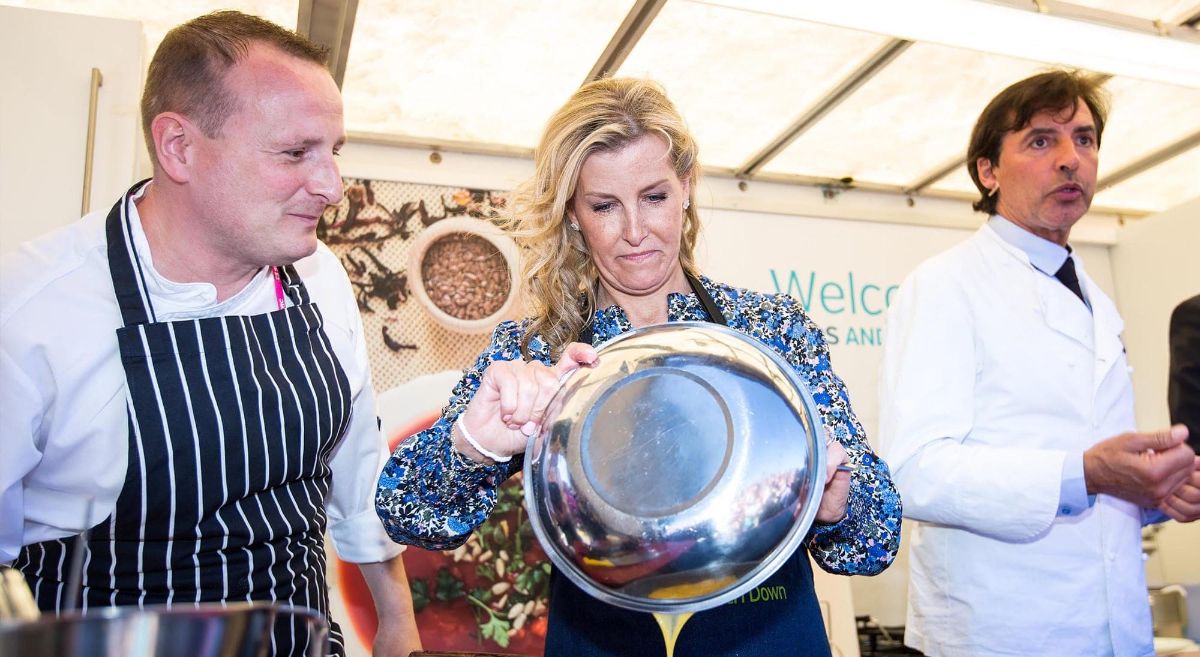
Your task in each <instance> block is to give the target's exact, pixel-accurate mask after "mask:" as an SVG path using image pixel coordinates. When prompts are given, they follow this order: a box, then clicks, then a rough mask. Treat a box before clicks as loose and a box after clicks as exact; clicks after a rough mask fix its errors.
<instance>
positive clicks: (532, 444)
mask: <svg viewBox="0 0 1200 657" xmlns="http://www.w3.org/2000/svg"><path fill="white" fill-rule="evenodd" d="M664 330H672V331H673V330H706V331H712V332H715V333H718V334H723V335H725V336H727V337H733V338H735V339H737V340H739V341H741V342H744V343H746V344H748V345H751V346H753V347H755V348H757V350H758V351H760V352H762V353H763V354H764V355H766V356H767V359H768V361H769V362H771V363H772V364H774V365H775V366H776V367H778V368H779V369H780V370H782V372H783V373H784V378H785V379H786V380H787V381H789V382H790V383H791V384H792V385H793V387H794V388H795V389H796V391H797V392H798V393H799V397H800V402H801V404H802V406H803V407H804V415H805V418H804V424H805V425H806V426H805V429H806V430H807V433H808V434H809V435H808V436H805V439H806V440H809V441H810V443H811V447H812V448H811V449H810V452H811V453H812V456H813V463H812V467H811V468H810V469H809V471H808V472H807V473H806V479H808V480H809V484H810V486H809V494H808V499H807V500H806V501H805V502H804V503H803V505H802V507H801V513H800V514H799V515H798V516H796V517H795V518H794V519H793V521H792V526H791V528H790V529H789V531H788V534H787V537H786V538H785V539H784V540H783V541H782V542H780V543H779V544H777V545H776V546H775V548H774V549H773V550H772V551H771V553H770V554H769V555H768V556H767V557H766V558H765V559H763V560H762V561H760V562H759V563H758V564H756V565H755V566H754V567H753V568H751V569H750V571H749V574H748V575H745V576H743V577H742V578H740V581H737V582H735V583H734V584H733V585H731V586H729V587H728V588H724V589H718V590H717V591H713V592H709V593H706V594H703V595H700V596H695V597H692V598H673V599H672V598H663V599H654V598H643V597H637V596H632V595H629V594H626V593H620V592H617V591H614V590H613V589H610V588H607V587H605V586H603V585H600V584H597V583H596V582H595V581H593V580H592V579H591V578H589V577H588V576H587V575H585V574H584V573H583V572H582V570H581V569H580V568H579V567H578V566H577V565H576V564H575V563H574V562H572V561H571V560H569V559H568V558H566V557H565V556H563V555H562V554H561V553H560V551H559V546H558V545H557V544H556V543H555V542H553V541H551V540H550V539H549V533H548V531H547V528H546V526H545V525H544V524H543V518H542V510H541V507H540V506H539V504H538V500H539V498H540V496H539V492H538V490H537V486H535V483H534V482H536V481H537V478H536V474H535V473H534V471H533V470H534V468H535V467H536V464H537V462H539V461H540V460H541V459H540V458H538V457H540V456H541V455H540V454H538V453H536V452H537V451H538V449H539V448H538V446H539V445H541V446H542V448H541V449H542V450H544V446H545V445H546V444H547V442H548V441H547V440H545V438H546V435H547V433H548V431H549V428H550V425H552V424H553V423H549V422H548V423H546V424H545V425H544V426H543V429H542V432H541V434H540V435H539V434H535V435H534V436H531V437H530V439H529V442H528V443H527V444H526V447H525V459H524V464H523V465H522V472H523V482H522V483H523V485H524V489H525V491H524V492H525V506H526V510H527V512H528V517H529V524H530V526H531V527H532V528H533V533H534V536H536V537H537V539H538V542H539V543H541V544H542V549H543V551H544V552H545V553H546V556H547V557H549V559H550V561H551V562H552V563H553V564H554V566H555V567H556V568H558V569H559V570H560V571H562V572H563V574H565V575H566V576H567V578H568V579H570V580H571V582H572V583H574V584H575V585H576V586H578V587H579V588H580V589H582V590H583V591H585V592H586V593H588V594H589V595H591V596H592V597H594V598H596V599H598V600H600V601H602V602H606V603H608V604H611V605H614V606H617V607H621V608H623V609H629V610H632V611H640V612H648V613H670V614H680V613H694V612H698V611H704V610H706V609H711V608H713V607H718V606H720V605H723V604H725V603H727V602H731V601H733V600H735V599H737V598H739V597H741V596H743V595H745V594H747V593H748V592H749V591H751V590H753V589H754V588H755V587H757V586H758V585H759V584H761V583H762V582H763V581H765V580H766V579H767V578H768V577H770V576H771V575H773V574H775V572H776V571H777V570H779V568H780V567H782V566H783V564H784V563H786V562H787V561H788V560H789V559H791V558H792V555H793V554H794V553H795V551H796V550H797V549H798V548H799V547H800V545H801V544H802V543H803V541H804V539H805V537H806V536H807V535H808V532H809V530H810V529H811V528H812V525H813V523H814V521H815V520H816V517H817V510H818V509H819V507H820V501H821V496H822V495H823V493H824V479H825V467H826V453H825V449H823V447H824V442H823V437H824V435H825V429H824V423H823V421H820V420H819V418H820V417H821V416H820V411H819V409H818V407H817V404H816V402H815V401H814V400H813V397H812V394H811V392H809V390H808V385H807V384H805V383H804V381H803V380H802V379H801V378H800V375H799V373H797V372H796V371H795V370H794V369H792V366H791V364H789V363H788V362H787V361H786V360H785V359H784V358H783V356H781V355H779V353H778V352H776V351H775V350H774V349H772V348H770V347H769V346H768V345H766V344H764V343H762V342H760V341H759V340H757V339H756V338H754V337H752V336H750V335H746V334H745V333H742V332H741V331H738V330H735V329H732V328H729V327H728V326H724V325H721V324H714V323H710V322H694V321H688V322H666V323H663V324H654V325H650V326H642V327H638V328H635V329H633V330H631V331H628V332H626V333H623V334H621V335H619V336H616V337H615V338H613V339H611V340H609V341H607V342H605V343H603V344H601V345H600V346H599V347H597V351H598V352H600V356H601V357H603V351H602V350H604V349H605V348H606V347H608V346H610V345H614V344H617V343H620V342H624V341H626V340H629V339H632V338H635V337H641V336H643V335H647V334H653V333H657V332H661V331H664ZM569 381H570V377H566V378H564V380H563V381H562V382H561V383H560V384H559V388H558V390H557V391H556V392H555V394H554V398H553V399H552V400H551V406H553V404H554V401H555V400H557V399H558V397H559V396H561V395H562V394H563V391H564V390H566V388H567V383H568V382H569ZM818 423H819V424H818Z"/></svg>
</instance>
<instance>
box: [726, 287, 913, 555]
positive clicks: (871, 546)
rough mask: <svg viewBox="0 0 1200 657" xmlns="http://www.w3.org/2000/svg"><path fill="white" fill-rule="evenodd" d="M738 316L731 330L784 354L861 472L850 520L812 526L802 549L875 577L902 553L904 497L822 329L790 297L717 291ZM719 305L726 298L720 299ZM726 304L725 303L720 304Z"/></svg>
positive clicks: (853, 487)
mask: <svg viewBox="0 0 1200 657" xmlns="http://www.w3.org/2000/svg"><path fill="white" fill-rule="evenodd" d="M716 291H717V292H718V293H722V292H723V293H724V296H726V298H727V299H728V301H729V305H731V306H733V307H734V308H737V309H738V311H739V312H737V313H736V314H735V316H734V317H732V318H731V320H730V326H731V327H733V328H737V329H739V330H741V331H743V332H745V333H748V334H750V335H753V336H754V337H756V338H758V339H759V340H762V341H763V342H765V343H766V344H768V345H770V346H771V347H772V348H774V349H775V350H776V351H777V352H779V353H780V354H781V355H782V356H783V357H784V358H785V359H786V360H787V361H788V362H789V363H791V365H792V367H793V368H795V370H796V372H797V373H799V374H800V376H801V378H802V379H803V380H804V382H805V383H806V384H807V385H808V390H809V392H810V393H811V394H812V397H813V401H815V402H816V404H817V409H818V411H819V413H820V415H821V420H822V421H823V423H824V424H825V430H826V431H828V432H829V435H830V436H832V437H833V438H834V439H835V440H837V441H838V442H839V443H841V445H842V447H843V448H845V450H846V452H847V454H848V455H849V457H850V462H851V463H852V464H854V465H855V466H857V470H856V471H855V472H854V473H853V474H852V475H851V478H850V497H849V502H848V505H847V507H848V508H847V513H846V517H845V518H843V519H842V520H841V521H840V522H838V523H836V524H833V525H822V524H820V523H817V524H814V525H813V528H812V529H811V530H810V531H809V534H808V537H807V538H806V540H805V545H806V546H807V547H808V550H809V552H810V553H811V554H812V556H813V560H814V561H816V562H817V564H818V565H820V566H821V568H823V569H825V570H827V571H829V572H831V573H836V574H840V575H875V574H878V573H880V572H882V571H883V570H884V569H885V568H887V567H888V566H889V565H891V563H892V561H893V560H894V559H895V558H896V552H897V551H898V550H899V549H900V515H901V506H900V494H899V493H898V492H897V491H896V486H895V484H894V483H893V482H892V477H891V474H890V472H889V471H888V467H887V464H886V463H884V461H883V460H882V459H880V458H879V457H878V456H877V455H876V454H875V452H874V451H872V450H871V446H870V445H869V444H868V443H867V439H866V434H865V432H864V431H863V428H862V425H861V424H859V422H858V419H857V418H856V417H855V416H854V411H853V410H852V409H851V407H850V397H849V394H848V393H847V392H846V385H845V383H843V382H842V379H841V378H840V377H839V376H838V375H837V374H835V373H834V372H833V367H832V366H831V365H830V361H829V348H828V347H827V346H826V343H825V336H824V335H823V334H822V333H821V329H820V328H818V327H817V325H816V324H815V323H813V321H812V320H811V319H810V318H809V317H808V315H807V314H805V313H804V310H803V309H802V308H801V307H800V305H799V304H798V303H796V301H795V299H793V298H792V297H790V296H787V295H782V294H780V295H767V294H757V293H754V292H746V291H744V290H738V289H736V288H724V289H722V288H721V287H720V286H717V290H716ZM717 303H718V304H721V300H720V298H719V297H718V301H717ZM722 305H723V304H722Z"/></svg>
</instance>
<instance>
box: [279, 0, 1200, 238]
mask: <svg viewBox="0 0 1200 657" xmlns="http://www.w3.org/2000/svg"><path fill="white" fill-rule="evenodd" d="M698 1H701V2H703V0H698ZM991 1H992V2H994V3H997V4H1016V2H1017V0H1011V2H1010V0H991ZM1024 1H1025V2H1028V0H1024ZM1040 1H1041V2H1043V4H1049V5H1051V6H1052V7H1053V10H1054V11H1055V12H1056V13H1057V14H1058V15H1060V16H1063V15H1064V13H1069V12H1067V11H1065V10H1067V9H1083V10H1085V12H1084V13H1088V14H1089V16H1090V17H1091V19H1093V20H1095V19H1097V18H1099V19H1103V18H1104V17H1105V15H1108V16H1118V15H1115V14H1106V12H1100V11H1097V10H1090V9H1087V8H1080V7H1078V6H1077V5H1071V6H1070V7H1063V6H1062V5H1067V4H1068V3H1064V2H1059V1H1058V0H1040ZM666 2H667V0H636V1H635V2H634V4H633V6H632V7H631V8H630V10H629V13H628V14H627V15H626V16H625V19H624V20H623V21H622V22H621V25H620V26H619V27H618V28H617V30H616V31H615V32H614V33H613V36H612V38H611V39H610V40H609V43H608V45H607V46H606V47H605V49H604V51H603V52H602V53H601V54H600V56H599V57H598V58H597V60H596V62H595V64H593V66H592V69H591V70H590V71H589V72H588V74H587V77H586V78H585V79H584V81H583V82H584V83H587V82H590V81H592V80H597V79H600V78H603V77H608V76H611V75H612V74H613V73H615V72H616V71H617V70H619V69H620V67H621V65H622V64H623V63H624V61H625V60H626V58H627V57H628V56H629V54H630V53H631V52H633V49H634V47H636V45H637V44H638V42H639V41H640V40H641V38H642V36H643V35H644V34H645V33H646V30H647V29H648V28H649V27H650V25H651V24H652V23H653V21H654V19H655V18H656V17H657V16H658V14H659V12H660V11H661V10H662V8H663V6H664V5H665V4H666ZM357 4H358V0H300V11H299V13H300V21H299V22H300V25H301V29H300V30H299V31H300V32H301V33H302V34H307V35H308V36H309V38H311V39H313V40H315V41H318V42H319V43H323V44H325V45H329V46H330V48H331V53H333V57H334V58H335V59H334V60H333V61H331V63H330V70H331V71H334V72H335V73H334V76H335V79H336V80H337V82H338V85H339V86H341V81H342V77H343V76H344V73H345V64H346V53H347V52H348V50H349V43H350V34H351V32H352V30H353V26H354V17H355V12H356V9H357ZM705 4H708V3H705ZM712 4H713V5H714V6H719V7H720V6H725V5H721V4H720V3H719V2H714V3H712ZM1196 5H1197V7H1194V8H1189V7H1184V8H1183V9H1182V10H1179V11H1176V12H1175V13H1176V14H1178V16H1172V17H1170V18H1171V19H1173V20H1172V21H1171V22H1172V23H1178V24H1182V23H1183V22H1185V21H1186V20H1188V19H1189V18H1190V17H1191V16H1192V14H1194V13H1195V10H1196V9H1198V8H1200V2H1197V3H1196ZM725 7H726V8H730V7H727V6H725ZM1071 17H1072V18H1077V16H1071ZM1120 18H1122V19H1128V17H1124V16H1121V17H1120ZM1164 18H1167V17H1164ZM1126 22H1128V20H1126ZM1141 23H1143V24H1142V25H1139V29H1143V30H1145V29H1146V28H1145V26H1144V23H1145V21H1141ZM306 26H307V30H308V32H305V27H306ZM1123 26H1125V27H1128V25H1123ZM913 43H915V42H914V41H910V40H907V39H900V38H895V37H893V38H891V39H889V41H888V42H887V43H885V44H884V45H883V46H881V47H880V48H879V49H877V50H876V51H875V52H874V53H873V54H872V55H871V56H870V57H868V58H867V59H866V60H864V61H863V62H862V64H860V65H859V66H858V68H856V69H855V70H854V71H853V72H852V73H850V74H849V75H848V76H846V77H845V78H844V79H842V80H841V81H840V82H839V83H838V84H837V85H836V86H834V87H833V88H832V89H831V90H830V91H829V92H828V93H827V94H825V96H824V97H822V98H821V99H819V100H818V101H816V102H815V103H814V104H813V105H811V106H810V107H809V108H808V109H807V110H806V111H805V112H804V113H803V114H801V115H800V116H799V117H798V118H797V119H796V120H795V121H793V122H792V123H791V124H790V125H789V126H788V127H787V128H786V129H785V130H784V131H783V132H781V133H780V134H779V135H778V136H776V137H775V138H774V139H773V140H771V141H770V142H769V143H768V144H767V145H766V146H764V147H763V148H762V149H760V150H759V151H758V152H756V153H755V154H754V155H753V156H751V157H750V158H749V159H748V160H747V161H746V163H745V164H743V165H742V166H741V167H738V168H737V169H731V168H727V167H705V168H704V171H705V175H707V176H715V177H722V178H735V179H739V180H751V179H752V180H758V181H762V182H772V183H782V184H791V185H804V186H809V187H818V188H821V189H823V190H826V191H828V192H831V193H836V192H840V191H844V190H848V189H860V190H864V191H874V192H883V193H891V194H896V195H901V196H907V197H909V199H910V203H911V199H912V198H913V197H914V196H916V195H918V194H920V195H923V196H925V197H929V198H943V199H951V200H958V201H974V200H976V197H977V195H976V194H973V193H969V192H959V191H953V190H933V189H929V187H930V186H931V185H933V184H934V183H936V182H937V181H938V180H941V179H942V178H944V177H945V176H947V175H949V174H950V173H952V172H954V171H955V170H956V169H958V167H960V166H963V164H964V163H965V158H955V160H954V161H953V162H947V163H945V164H944V165H942V166H940V167H938V168H937V169H935V170H933V171H931V172H929V173H928V174H926V175H925V176H924V177H923V178H921V179H920V180H919V181H918V182H917V183H915V184H913V185H908V186H905V185H893V184H886V183H878V182H873V181H869V180H856V179H852V178H849V177H847V178H841V179H838V178H825V177H819V176H807V175H800V174H784V173H763V172H762V169H763V167H765V166H766V165H767V164H768V163H769V162H770V161H771V160H772V159H774V158H775V157H777V156H778V155H779V154H780V153H781V152H783V151H784V150H785V149H786V148H787V147H788V146H789V145H791V144H792V143H793V142H794V141H795V140H796V139H797V138H799V137H800V136H801V135H802V134H804V132H805V131H807V130H809V129H810V128H812V127H813V126H814V125H816V124H817V123H818V122H819V121H820V120H821V119H822V118H824V117H825V116H826V115H828V114H829V113H830V112H831V111H833V110H834V109H835V108H837V106H838V105H840V104H841V103H842V102H843V101H844V100H846V99H847V98H848V97H850V96H851V95H852V94H853V93H854V92H855V91H857V90H858V89H859V88H861V87H862V86H863V85H864V84H866V83H867V82H868V81H869V80H871V79H872V78H873V77H874V76H875V75H877V74H878V73H879V72H881V71H882V70H883V69H884V68H886V67H887V66H888V65H890V64H891V63H892V62H894V61H895V60H896V58H897V57H898V56H899V55H900V54H902V53H903V52H904V51H905V50H906V49H907V48H908V47H909V46H911V45H912V44H913ZM335 67H336V68H335ZM1111 77H1112V76H1110V75H1105V76H1103V80H1102V83H1103V82H1106V81H1107V80H1108V79H1109V78H1111ZM348 139H349V140H350V141H352V142H356V143H364V144H382V145H388V146H397V147H402V148H413V149H419V150H430V151H434V152H437V151H446V152H455V153H464V154H471V155H488V156H502V157H515V158H525V159H529V158H532V156H533V149H532V148H524V147H520V146H512V145H507V144H497V143H483V142H467V141H457V140H447V139H436V138H427V137H412V136H406V135H392V134H380V133H371V132H352V133H350V134H349V135H348ZM1198 143H1200V133H1196V134H1193V135H1189V136H1188V137H1186V138H1184V139H1183V140H1181V141H1179V142H1176V143H1175V144H1172V145H1170V146H1168V147H1166V148H1163V149H1160V150H1159V151H1156V152H1155V153H1152V154H1150V155H1148V156H1146V157H1144V158H1142V159H1139V160H1138V161H1136V162H1134V163H1133V164H1131V165H1129V166H1127V167H1125V168H1123V169H1121V170H1120V171H1117V172H1116V173H1114V174H1113V175H1111V176H1108V177H1106V178H1105V179H1104V180H1102V181H1100V184H1099V185H1098V191H1099V190H1100V189H1104V188H1106V187H1109V186H1112V185H1115V184H1117V183H1119V182H1121V181H1122V180H1125V179H1127V178H1129V177H1132V176H1134V175H1137V174H1138V173H1141V172H1143V171H1145V170H1147V169H1149V168H1151V167H1153V166H1155V165H1157V164H1160V163H1162V162H1163V161H1166V160H1168V159H1170V158H1172V157H1174V156H1175V155H1178V154H1179V153H1182V152H1184V151H1186V150H1188V149H1190V148H1192V147H1194V146H1196V145H1197V144H1198ZM1092 211H1093V212H1101V213H1106V214H1110V215H1116V216H1122V217H1129V218H1136V217H1144V216H1147V215H1149V214H1153V213H1152V212H1147V211H1145V210H1138V209H1132V208H1120V207H1103V206H1093V208H1092Z"/></svg>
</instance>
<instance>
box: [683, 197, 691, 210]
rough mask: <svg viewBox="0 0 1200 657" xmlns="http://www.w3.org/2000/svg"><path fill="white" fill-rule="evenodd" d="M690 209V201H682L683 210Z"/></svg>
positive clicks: (688, 199) (687, 199) (686, 199)
mask: <svg viewBox="0 0 1200 657" xmlns="http://www.w3.org/2000/svg"><path fill="white" fill-rule="evenodd" d="M690 207H692V199H690V198H685V199H683V209H684V210H686V209H688V208H690Z"/></svg>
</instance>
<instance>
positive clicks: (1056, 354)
mask: <svg viewBox="0 0 1200 657" xmlns="http://www.w3.org/2000/svg"><path fill="white" fill-rule="evenodd" d="M1104 117H1105V105H1104V101H1103V97H1102V96H1101V92H1100V90H1099V88H1098V85H1097V83H1096V81H1094V80H1091V79H1088V78H1085V77H1082V76H1080V75H1077V74H1074V73H1068V72H1063V71H1056V72H1050V73H1044V74H1041V75H1037V76H1034V77H1032V78H1029V79H1027V80H1023V81H1021V82H1018V83H1016V84H1014V85H1012V86H1011V87H1009V88H1008V89H1006V90H1004V91H1003V92H1001V94H1000V95H998V96H997V97H996V98H995V99H993V101H992V102H991V103H990V104H989V106H988V107H987V108H986V109H985V110H984V112H983V114H982V116H980V118H979V121H978V123H977V124H976V126H975V129H974V132H973V135H972V139H971V144H970V148H969V157H968V168H969V170H970V173H971V177H972V179H973V180H974V181H975V184H976V185H977V186H978V187H979V189H980V192H981V195H982V197H981V200H980V201H979V202H977V203H976V204H975V207H976V209H977V210H982V211H985V212H987V213H988V214H990V215H991V218H990V220H989V221H988V223H987V224H986V225H985V226H983V227H982V228H981V229H980V230H979V231H978V232H977V233H976V234H975V235H974V236H972V237H971V238H969V239H968V240H966V241H965V242H963V243H961V244H959V245H957V246H955V247H954V248H952V249H950V250H949V251H946V252H945V253H942V254H940V255H937V256H935V257H933V258H931V259H930V260H928V261H927V262H925V263H923V264H922V265H921V266H920V267H918V269H917V270H916V271H914V272H913V273H912V274H911V275H910V276H909V277H908V279H907V280H906V281H905V282H904V284H903V285H902V286H901V288H900V291H899V293H898V295H897V298H896V300H895V302H894V303H893V304H892V306H891V307H890V309H889V317H888V327H887V341H886V345H885V352H884V362H883V373H882V378H881V382H880V387H881V406H882V407H881V417H880V424H881V426H880V434H881V436H882V441H883V446H884V449H883V453H884V456H885V458H886V459H887V461H888V462H889V464H890V466H891V468H892V471H893V473H894V477H895V479H896V483H897V486H898V487H899V489H900V493H901V496H902V498H903V499H904V514H905V516H906V517H908V518H912V519H914V520H917V521H919V522H918V523H915V525H916V528H915V530H914V533H913V538H912V541H911V543H910V550H911V551H910V568H911V581H910V586H909V609H908V622H907V627H906V633H905V642H906V643H907V644H908V645H909V646H912V647H914V648H916V649H918V650H920V651H922V652H924V653H925V654H927V655H930V656H933V657H936V656H939V655H1022V656H1029V655H1054V656H1063V655H1072V656H1075V655H1117V656H1122V657H1123V656H1136V657H1140V656H1143V655H1153V638H1152V630H1151V623H1150V612H1149V608H1148V604H1147V596H1146V585H1145V577H1144V574H1143V566H1142V559H1141V540H1140V538H1141V532H1140V529H1141V527H1142V525H1143V523H1144V522H1146V521H1147V520H1148V519H1149V518H1150V516H1151V515H1154V516H1156V517H1157V518H1158V519H1161V518H1162V516H1161V514H1158V513H1157V511H1156V510H1155V509H1154V508H1153V507H1156V506H1159V505H1160V504H1164V503H1165V501H1166V500H1167V499H1168V498H1169V497H1170V496H1171V495H1172V494H1173V493H1175V492H1176V491H1177V490H1178V489H1180V487H1181V486H1182V485H1184V482H1185V481H1186V480H1187V479H1188V477H1189V475H1190V474H1191V472H1192V471H1193V469H1194V455H1193V453H1192V450H1191V449H1190V448H1189V447H1188V446H1187V445H1186V443H1185V439H1186V435H1187V431H1186V429H1184V428H1183V427H1182V426H1176V427H1172V428H1171V429H1168V430H1163V431H1159V432H1154V433H1136V432H1134V417H1133V396H1132V385H1131V381H1130V377H1129V370H1128V364H1127V361H1126V358H1125V350H1124V347H1123V345H1122V342H1121V338H1120V334H1121V331H1122V328H1123V323H1122V320H1121V317H1120V315H1118V313H1117V310H1116V308H1115V306H1114V305H1113V302H1112V300H1110V299H1109V298H1108V297H1107V296H1106V295H1105V294H1104V292H1103V291H1101V289H1100V288H1099V287H1097V286H1096V284H1095V283H1094V282H1093V281H1092V279H1091V278H1090V277H1089V276H1088V275H1087V272H1086V271H1085V270H1084V267H1083V263H1082V262H1081V261H1080V260H1079V259H1078V258H1077V257H1076V256H1075V255H1073V254H1072V253H1071V249H1070V247H1069V246H1068V243H1067V237H1068V235H1069V233H1070V230H1071V227H1072V226H1073V225H1074V224H1075V222H1076V221H1078V220H1079V218H1080V217H1082V216H1083V214H1084V213H1085V212H1086V211H1087V209H1088V206H1089V205H1090V203H1091V198H1092V194H1093V192H1094V190H1095V181H1096V167H1097V158H1098V151H1099V144H1100V136H1101V133H1102V131H1103V128H1104Z"/></svg>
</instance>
